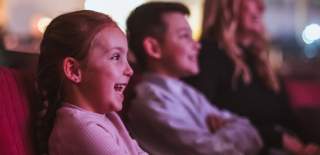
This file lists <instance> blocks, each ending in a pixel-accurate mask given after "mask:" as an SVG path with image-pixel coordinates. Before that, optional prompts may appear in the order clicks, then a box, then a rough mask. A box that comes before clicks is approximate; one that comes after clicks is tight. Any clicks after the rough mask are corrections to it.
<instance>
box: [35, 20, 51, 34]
mask: <svg viewBox="0 0 320 155" xmlns="http://www.w3.org/2000/svg"><path fill="white" fill-rule="evenodd" d="M51 21H52V19H51V18H49V17H42V18H40V19H39V20H38V22H37V29H38V30H39V31H40V32H41V33H44V31H45V30H46V28H47V26H48V25H49V23H50V22H51Z"/></svg>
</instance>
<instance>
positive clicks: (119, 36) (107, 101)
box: [80, 26, 133, 113]
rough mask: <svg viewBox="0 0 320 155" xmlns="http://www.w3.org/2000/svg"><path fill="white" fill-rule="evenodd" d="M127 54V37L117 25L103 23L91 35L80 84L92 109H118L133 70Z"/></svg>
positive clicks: (100, 110)
mask: <svg viewBox="0 0 320 155" xmlns="http://www.w3.org/2000/svg"><path fill="white" fill-rule="evenodd" d="M127 54H128V44H127V39H126V37H125V35H124V34H123V32H122V31H121V30H120V29H119V28H117V27H110V26H107V27H105V28H103V29H102V30H101V31H100V32H98V33H97V35H96V36H95V38H94V39H93V41H92V45H91V48H90V50H89V53H88V56H87V62H86V64H84V66H83V67H82V75H83V81H82V82H81V84H82V87H81V88H80V89H82V92H83V93H84V96H85V97H86V98H85V101H87V105H88V106H89V108H91V109H92V111H95V112H98V113H106V112H110V111H119V110H121V108H122V101H123V91H124V89H125V87H126V85H127V83H128V81H129V79H130V76H131V75H132V74H133V71H132V69H131V67H130V66H129V64H128V61H127Z"/></svg>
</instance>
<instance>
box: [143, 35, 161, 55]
mask: <svg viewBox="0 0 320 155" xmlns="http://www.w3.org/2000/svg"><path fill="white" fill-rule="evenodd" d="M143 47H144V49H145V51H146V52H147V55H149V56H150V57H152V58H155V59H159V58H161V55H162V54H161V47H160V44H159V41H158V40H157V39H155V38H153V37H146V38H144V40H143Z"/></svg>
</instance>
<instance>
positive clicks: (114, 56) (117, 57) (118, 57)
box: [110, 54, 120, 60]
mask: <svg viewBox="0 0 320 155" xmlns="http://www.w3.org/2000/svg"><path fill="white" fill-rule="evenodd" d="M110 59H111V60H119V59H120V54H114V55H112V56H111V58H110Z"/></svg>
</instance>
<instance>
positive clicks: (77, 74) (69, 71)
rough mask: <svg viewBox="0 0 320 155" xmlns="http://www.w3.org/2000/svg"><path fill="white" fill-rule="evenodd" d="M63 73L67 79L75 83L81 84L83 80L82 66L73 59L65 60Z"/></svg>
mask: <svg viewBox="0 0 320 155" xmlns="http://www.w3.org/2000/svg"><path fill="white" fill-rule="evenodd" d="M63 72H64V75H65V76H66V78H67V79H69V80H70V81H72V82H74V83H80V82H81V80H82V79H81V78H82V76H81V68H80V64H79V62H78V61H77V60H76V59H74V58H72V57H66V58H65V59H64V60H63Z"/></svg>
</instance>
